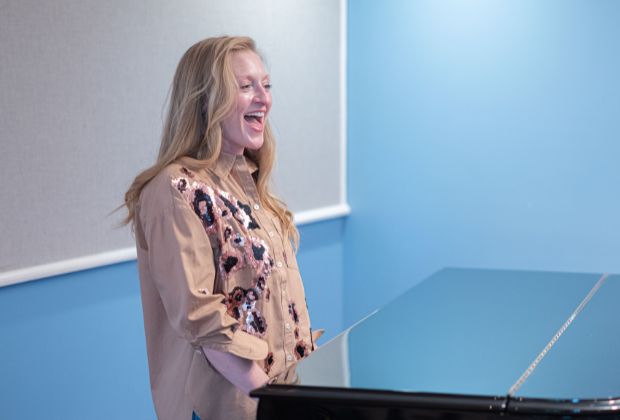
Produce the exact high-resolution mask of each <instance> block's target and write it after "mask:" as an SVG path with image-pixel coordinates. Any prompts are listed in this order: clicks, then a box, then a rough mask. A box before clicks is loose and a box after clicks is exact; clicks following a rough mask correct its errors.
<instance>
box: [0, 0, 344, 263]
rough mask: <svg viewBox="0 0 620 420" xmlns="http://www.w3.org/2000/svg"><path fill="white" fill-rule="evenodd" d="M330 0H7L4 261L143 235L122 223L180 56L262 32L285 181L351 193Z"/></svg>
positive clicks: (0, 256)
mask: <svg viewBox="0 0 620 420" xmlns="http://www.w3.org/2000/svg"><path fill="white" fill-rule="evenodd" d="M340 6H341V4H340V2H338V1H333V0H320V1H317V0H304V1H295V2H290V1H285V0H272V1H267V0H265V1H239V0H236V1H226V2H223V1H213V0H211V1H190V0H181V1H175V2H167V1H163V0H153V1H132V2H125V1H120V0H111V1H107V2H98V1H94V0H86V1H77V0H57V1H54V2H52V3H45V2H39V1H24V0H19V1H18V0H1V2H0V62H1V66H0V88H1V89H2V95H0V129H1V130H0V136H1V137H0V138H1V147H2V153H1V154H0V167H1V168H2V169H1V171H2V172H1V174H2V182H1V183H0V194H1V196H2V201H1V205H0V211H2V218H1V219H0V220H1V222H0V223H1V229H2V242H1V245H0V274H2V273H6V272H11V271H12V270H17V269H23V268H26V267H31V266H37V265H40V264H47V263H52V262H57V261H62V260H66V259H71V258H77V257H82V256H86V255H91V254H97V253H102V252H107V251H112V250H116V249H123V248H127V247H131V246H132V245H133V239H132V237H131V235H130V233H129V230H128V229H127V228H119V229H117V228H114V225H115V224H116V223H118V221H119V220H120V216H121V213H116V214H114V215H109V213H110V212H111V211H112V210H113V209H114V208H115V207H116V206H118V205H119V204H121V202H122V198H123V193H124V192H125V190H126V189H127V187H128V186H129V183H130V182H131V180H132V179H133V177H134V176H135V175H136V174H137V172H138V171H139V170H140V169H141V168H144V167H146V166H148V165H149V164H150V163H151V162H152V161H153V159H154V157H155V153H156V150H157V147H158V143H159V136H160V130H161V125H162V116H163V110H164V103H165V98H166V95H167V93H168V89H169V86H170V82H171V79H172V75H173V73H174V69H175V66H176V63H177V62H178V60H179V59H180V57H181V55H182V54H183V52H184V51H185V50H186V49H187V48H188V47H189V46H190V45H191V44H193V43H194V42H196V41H197V40H199V39H202V38H205V37H208V36H214V35H222V34H231V35H233V34H247V35H250V36H252V37H254V38H255V39H256V41H257V43H258V46H259V48H260V49H261V51H262V52H263V53H264V55H265V57H266V60H267V64H268V67H269V69H270V71H271V73H272V81H273V84H274V90H273V92H274V107H273V112H272V124H273V125H274V127H275V129H276V133H277V138H278V158H279V160H278V166H277V167H276V173H275V175H276V177H275V186H276V191H277V192H278V193H279V195H281V196H282V197H283V198H284V199H285V200H286V201H287V202H288V203H289V206H290V207H291V209H292V210H293V211H295V212H303V211H308V210H314V209H319V208H323V207H327V206H333V205H338V204H344V203H342V195H343V191H342V190H341V188H342V185H341V184H342V183H341V175H342V171H343V168H342V167H341V162H342V156H341V150H342V149H341V146H340V144H341V129H342V124H344V122H343V121H341V118H340V116H341V106H342V102H341V88H342V86H341V83H342V81H341V79H340V69H341V67H340V61H339V60H340V56H341V51H340V49H341V43H340V35H341V16H340V13H341V9H340Z"/></svg>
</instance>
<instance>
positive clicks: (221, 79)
mask: <svg viewBox="0 0 620 420" xmlns="http://www.w3.org/2000/svg"><path fill="white" fill-rule="evenodd" d="M244 50H250V51H253V52H257V51H256V45H255V43H254V41H253V40H252V39H251V38H248V37H230V36H223V37H217V38H207V39H204V40H202V41H200V42H197V43H196V44H194V45H192V46H191V47H190V48H189V49H188V50H187V51H186V52H185V54H183V57H182V58H181V61H180V62H179V65H178V66H177V69H176V72H175V75H174V79H173V82H172V91H171V94H170V98H169V104H168V111H167V115H166V119H165V123H164V129H163V132H162V138H161V145H160V147H159V154H158V157H157V161H156V162H155V164H154V165H153V166H151V167H150V168H148V169H146V170H144V171H142V172H141V173H140V174H138V176H137V177H136V178H135V180H134V181H133V183H132V184H131V186H130V187H129V189H128V190H127V192H126V193H125V206H126V207H127V217H126V218H125V220H124V223H125V224H129V223H131V224H132V226H133V223H135V217H136V205H137V204H138V200H139V198H140V193H141V192H142V189H143V188H144V186H145V185H146V184H148V183H149V181H151V180H152V179H153V178H154V177H155V176H156V175H157V174H158V173H159V172H161V171H162V170H163V169H164V168H165V167H166V166H168V165H169V164H170V163H172V162H175V161H177V160H180V159H183V163H184V164H185V165H189V166H193V167H194V169H198V168H204V167H209V166H211V165H213V164H214V163H215V161H216V160H217V158H218V156H219V155H220V151H221V148H222V128H221V125H220V123H221V121H222V120H223V119H224V118H226V116H228V115H229V114H230V113H231V112H232V111H233V109H234V106H235V98H234V93H235V92H236V91H237V89H238V86H237V81H236V79H235V75H234V73H233V69H232V64H231V56H232V54H233V53H235V52H239V51H244ZM244 155H245V156H246V157H247V158H249V159H251V160H252V161H253V162H254V163H255V164H256V165H257V166H258V178H257V180H256V187H257V190H258V196H259V199H260V201H261V203H262V204H263V206H265V207H266V208H267V209H269V210H271V211H272V212H273V213H274V214H275V215H276V216H277V218H278V219H279V220H280V222H281V224H282V227H283V228H284V233H285V235H286V236H287V237H288V238H290V239H291V240H292V241H293V242H294V244H295V246H297V243H298V241H299V233H298V231H297V228H296V227H295V224H294V223H293V215H292V213H291V212H290V211H289V210H288V209H287V208H286V206H285V205H284V203H283V202H282V201H281V200H279V199H278V198H277V197H275V196H274V195H273V194H272V193H271V191H270V186H269V183H270V177H271V171H272V169H273V164H274V159H275V139H274V135H273V131H272V129H271V126H270V124H269V121H267V122H266V124H265V131H264V141H263V145H262V146H261V147H260V148H259V149H258V150H248V149H246V150H245V152H244ZM188 158H189V159H188Z"/></svg>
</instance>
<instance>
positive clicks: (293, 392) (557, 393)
mask: <svg viewBox="0 0 620 420" xmlns="http://www.w3.org/2000/svg"><path fill="white" fill-rule="evenodd" d="M296 372H297V375H298V380H297V384H296V385H268V386H266V387H264V388H260V389H258V390H255V391H253V393H252V395H253V396H255V397H258V398H259V410H258V419H259V420H262V419H270V420H278V419H287V420H292V419H301V420H304V419H368V420H379V419H382V420H396V419H486V418H500V417H502V418H520V419H525V418H539V419H544V418H549V419H551V418H553V419H560V418H561V419H570V418H605V419H620V275H607V274H577V273H553V272H531V271H507V270H478V269H444V270H441V271H439V272H437V273H435V274H434V275H432V276H431V277H429V278H427V279H426V280H424V281H423V282H421V283H419V284H418V285H417V286H415V287H413V288H411V289H410V290H408V291H407V292H405V293H404V294H402V295H401V296H399V297H398V298H396V299H395V300H393V301H392V302H390V303H389V304H387V305H385V306H384V307H382V308H380V309H379V310H377V311H375V312H373V313H371V314H370V315H368V316H367V317H366V318H364V319H362V320H361V321H359V322H358V323H356V324H355V325H353V326H352V327H350V328H348V329H347V330H345V331H344V332H343V333H341V334H340V335H338V336H337V337H336V338H334V339H333V340H331V341H329V342H328V343H326V344H325V345H323V346H322V347H321V348H320V349H318V350H317V351H315V352H314V353H312V354H311V355H310V357H308V358H307V359H304V360H302V361H301V362H300V363H299V364H298V365H297V369H296Z"/></svg>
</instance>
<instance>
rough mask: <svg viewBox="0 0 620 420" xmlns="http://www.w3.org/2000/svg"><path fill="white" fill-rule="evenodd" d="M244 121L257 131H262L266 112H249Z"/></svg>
mask: <svg viewBox="0 0 620 420" xmlns="http://www.w3.org/2000/svg"><path fill="white" fill-rule="evenodd" d="M243 119H244V120H245V121H246V122H247V123H248V124H249V125H250V127H252V128H253V129H255V130H257V131H262V129H263V121H264V119H265V113H264V112H248V113H247V114H245V115H244V116H243Z"/></svg>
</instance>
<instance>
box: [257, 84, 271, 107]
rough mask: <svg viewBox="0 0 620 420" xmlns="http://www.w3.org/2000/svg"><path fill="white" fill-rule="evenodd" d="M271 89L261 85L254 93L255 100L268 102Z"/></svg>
mask: <svg viewBox="0 0 620 420" xmlns="http://www.w3.org/2000/svg"><path fill="white" fill-rule="evenodd" d="M268 98H269V91H268V90H267V89H266V88H265V87H264V86H259V87H258V88H257V89H256V91H255V93H254V98H253V100H254V102H256V103H266V102H267V101H268V100H269V99H268Z"/></svg>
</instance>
